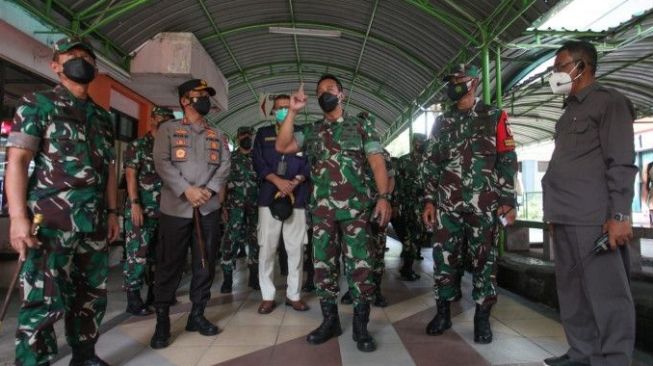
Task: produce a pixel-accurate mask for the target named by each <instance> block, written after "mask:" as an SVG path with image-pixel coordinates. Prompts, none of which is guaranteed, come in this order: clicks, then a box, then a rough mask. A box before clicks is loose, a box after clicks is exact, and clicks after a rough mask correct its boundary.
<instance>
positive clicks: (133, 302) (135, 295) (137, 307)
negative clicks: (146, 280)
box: [125, 290, 153, 316]
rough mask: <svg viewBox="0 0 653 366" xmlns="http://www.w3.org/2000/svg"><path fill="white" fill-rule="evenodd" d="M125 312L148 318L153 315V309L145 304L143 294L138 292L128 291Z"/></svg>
mask: <svg viewBox="0 0 653 366" xmlns="http://www.w3.org/2000/svg"><path fill="white" fill-rule="evenodd" d="M125 311H126V312H128V313H129V314H132V315H136V316H147V315H150V314H152V313H153V311H152V309H150V308H149V307H148V306H147V305H145V304H144V303H143V299H141V292H140V291H138V290H133V291H127V309H126V310H125Z"/></svg>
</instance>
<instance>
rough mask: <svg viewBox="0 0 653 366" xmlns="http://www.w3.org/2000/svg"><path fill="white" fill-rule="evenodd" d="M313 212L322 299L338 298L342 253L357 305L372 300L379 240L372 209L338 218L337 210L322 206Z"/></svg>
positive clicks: (317, 280)
mask: <svg viewBox="0 0 653 366" xmlns="http://www.w3.org/2000/svg"><path fill="white" fill-rule="evenodd" d="M311 214H312V218H313V264H314V267H315V286H316V294H317V295H318V296H319V297H320V299H321V300H325V301H327V302H330V303H335V302H336V300H337V297H338V292H339V291H340V288H339V286H338V269H339V268H338V267H339V266H338V261H339V258H340V255H341V253H342V254H343V257H344V262H345V277H346V278H347V282H348V285H349V290H350V291H351V295H352V298H353V300H354V305H356V304H359V303H361V302H370V301H371V300H372V298H373V297H374V291H375V288H376V285H375V284H374V281H373V275H372V267H373V265H374V257H373V252H374V245H375V243H374V240H372V231H371V230H372V229H371V227H370V225H369V223H368V218H369V213H368V212H363V213H362V214H360V215H358V217H357V218H355V219H348V220H338V219H336V211H335V210H333V209H330V208H327V207H320V206H318V207H316V208H315V209H313V211H312V213H311Z"/></svg>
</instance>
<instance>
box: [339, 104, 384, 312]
mask: <svg viewBox="0 0 653 366" xmlns="http://www.w3.org/2000/svg"><path fill="white" fill-rule="evenodd" d="M358 118H362V119H370V120H371V121H372V123H373V121H374V116H372V115H370V114H369V113H367V112H361V113H359V114H358ZM383 159H384V161H385V167H386V170H387V171H388V192H389V193H391V194H392V193H393V192H394V189H395V169H394V167H393V166H392V161H391V159H390V153H388V152H387V151H386V150H383ZM367 174H368V179H369V185H370V188H371V189H372V193H373V194H374V195H376V185H375V184H374V176H373V174H372V171H371V170H370V169H367ZM393 201H394V200H393ZM371 235H372V241H373V242H374V245H373V246H372V250H371V255H372V257H373V258H374V262H373V264H372V281H373V282H374V284H375V285H376V290H375V292H374V302H373V305H374V306H376V307H380V308H384V307H386V306H388V302H387V300H386V299H385V297H384V296H383V294H381V281H382V280H383V272H385V245H386V241H387V238H388V227H387V226H386V227H380V226H379V225H378V224H376V223H375V222H372V232H371ZM348 274H350V273H348ZM348 280H349V279H348ZM340 303H341V304H345V305H351V304H352V303H353V299H352V297H351V291H347V292H346V293H345V294H344V295H343V296H342V299H341V300H340Z"/></svg>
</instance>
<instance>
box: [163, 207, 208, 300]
mask: <svg viewBox="0 0 653 366" xmlns="http://www.w3.org/2000/svg"><path fill="white" fill-rule="evenodd" d="M219 212H220V210H216V211H214V212H212V213H210V214H208V215H205V216H201V215H200V216H201V218H200V226H201V229H202V236H203V237H204V246H205V251H206V257H205V258H206V266H205V267H204V268H202V263H201V259H202V255H201V252H200V249H199V244H198V240H197V237H196V232H195V224H194V222H193V219H186V218H182V217H175V216H168V215H165V214H162V215H161V218H160V222H159V245H158V246H157V249H156V272H155V275H154V278H155V280H154V299H155V301H154V304H155V306H157V307H158V306H169V305H170V304H172V302H173V301H174V299H175V291H177V287H178V286H179V281H181V275H182V270H183V268H184V263H186V254H187V253H188V247H189V246H190V249H191V256H192V266H191V268H192V271H193V276H192V278H191V281H190V301H191V302H192V303H193V304H204V305H205V304H206V302H207V301H208V300H209V299H210V298H211V285H212V284H213V277H215V262H216V259H217V254H218V251H219V249H220V245H219V244H220V243H219V238H220V226H219V220H220V214H219Z"/></svg>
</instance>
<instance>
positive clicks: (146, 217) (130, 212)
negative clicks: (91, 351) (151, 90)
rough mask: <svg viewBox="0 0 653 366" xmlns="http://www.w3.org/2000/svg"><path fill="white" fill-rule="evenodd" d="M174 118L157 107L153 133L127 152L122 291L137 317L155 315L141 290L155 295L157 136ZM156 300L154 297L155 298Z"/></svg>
mask: <svg viewBox="0 0 653 366" xmlns="http://www.w3.org/2000/svg"><path fill="white" fill-rule="evenodd" d="M172 118H174V114H173V113H172V110H170V109H168V108H163V107H154V108H153V109H152V116H151V122H150V131H149V132H148V133H147V134H145V136H143V137H141V138H139V139H137V140H135V141H133V142H131V143H130V144H129V145H127V149H125V161H124V166H125V179H126V182H127V202H126V203H125V223H124V227H125V235H126V240H125V254H126V255H125V257H126V259H125V263H124V265H123V271H122V273H123V277H124V284H123V287H124V289H125V291H126V292H127V310H126V311H127V312H128V313H130V314H133V315H137V316H144V315H149V314H152V310H151V309H149V307H148V306H147V305H146V304H144V303H143V300H142V298H141V288H142V287H143V280H144V279H146V280H147V281H148V287H149V291H148V298H150V295H149V294H152V288H153V280H154V268H153V266H154V250H155V249H154V247H155V246H156V240H157V236H158V229H159V203H160V202H159V201H160V195H161V184H162V183H161V178H159V175H158V174H156V171H155V170H154V157H153V156H152V149H153V148H154V136H156V131H157V129H158V127H159V125H160V124H161V123H163V122H165V121H167V120H170V119H172ZM152 296H153V295H152Z"/></svg>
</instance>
